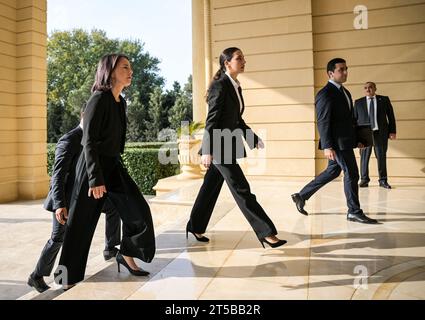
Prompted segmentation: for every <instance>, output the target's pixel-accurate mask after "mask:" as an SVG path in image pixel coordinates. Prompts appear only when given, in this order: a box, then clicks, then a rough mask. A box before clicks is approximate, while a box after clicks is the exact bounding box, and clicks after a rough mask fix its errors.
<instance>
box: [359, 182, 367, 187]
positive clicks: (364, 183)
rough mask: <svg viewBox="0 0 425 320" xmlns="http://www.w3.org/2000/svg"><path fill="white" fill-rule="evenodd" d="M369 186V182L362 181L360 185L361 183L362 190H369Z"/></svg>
mask: <svg viewBox="0 0 425 320" xmlns="http://www.w3.org/2000/svg"><path fill="white" fill-rule="evenodd" d="M368 186H369V182H368V181H360V183H359V187H360V188H367V187H368Z"/></svg>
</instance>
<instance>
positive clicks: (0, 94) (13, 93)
mask: <svg viewBox="0 0 425 320" xmlns="http://www.w3.org/2000/svg"><path fill="white" fill-rule="evenodd" d="M46 5H47V3H46V0H0V202H6V201H12V200H16V199H38V198H41V197H44V196H45V195H46V193H47V190H48V183H49V177H48V175H47V171H46V163H47V156H46V152H47V149H46V148H47V147H46V141H47V134H46V132H47V124H46V105H47V100H46V90H47V69H46V40H47V33H46Z"/></svg>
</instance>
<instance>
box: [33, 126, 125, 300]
mask: <svg viewBox="0 0 425 320" xmlns="http://www.w3.org/2000/svg"><path fill="white" fill-rule="evenodd" d="M82 136H83V129H82V121H81V123H80V125H79V126H78V127H76V128H74V129H72V130H71V131H70V132H68V133H66V134H65V135H64V136H62V137H61V138H60V139H59V141H58V143H57V144H56V149H55V164H54V167H53V173H52V179H51V183H50V190H49V194H48V195H47V198H46V200H45V202H44V208H45V209H46V210H47V211H50V212H53V227H52V234H51V237H50V239H49V240H48V241H47V243H46V245H45V246H44V248H43V251H42V252H41V255H40V258H39V260H38V262H37V265H36V267H35V269H34V271H33V272H32V273H31V274H30V276H29V278H28V285H30V286H31V287H33V288H35V289H36V290H37V291H38V292H43V291H46V290H47V289H49V286H48V285H47V284H46V282H45V281H44V279H43V277H45V276H49V275H50V274H51V272H52V269H53V266H54V263H55V260H56V256H57V254H58V252H59V249H60V248H61V246H62V243H63V240H64V236H65V229H66V219H67V217H68V206H69V203H70V199H71V194H72V188H73V186H74V180H75V167H76V165H77V161H78V157H79V155H80V153H81V151H82V146H81V139H82ZM103 211H104V212H105V213H106V228H105V229H106V230H105V235H106V240H105V250H104V251H103V256H104V258H105V260H109V259H111V258H112V257H115V255H116V254H117V252H118V249H117V248H115V246H116V245H118V244H119V243H120V234H121V223H120V216H119V214H118V212H117V211H116V210H115V208H114V207H113V206H112V204H111V203H110V202H109V201H107V202H106V203H105V205H104V207H103Z"/></svg>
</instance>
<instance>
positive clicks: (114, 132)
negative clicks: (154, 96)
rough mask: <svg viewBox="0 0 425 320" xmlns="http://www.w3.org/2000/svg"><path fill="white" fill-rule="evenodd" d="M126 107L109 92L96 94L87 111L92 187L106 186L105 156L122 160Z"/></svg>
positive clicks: (85, 143)
mask: <svg viewBox="0 0 425 320" xmlns="http://www.w3.org/2000/svg"><path fill="white" fill-rule="evenodd" d="M126 108H127V104H126V102H125V100H124V98H123V97H121V96H120V102H116V101H115V98H114V96H113V94H112V92H111V91H110V90H108V91H96V92H94V93H93V94H92V95H91V97H90V99H89V100H88V102H87V106H86V109H85V111H84V122H83V129H84V130H83V139H82V142H81V143H82V145H83V146H84V157H85V160H86V168H87V174H88V176H89V186H90V187H91V188H92V187H96V186H101V185H104V184H105V180H104V176H103V169H102V164H101V158H102V156H106V157H119V156H120V153H123V152H124V145H125V133H126V129H127V122H126V119H127V118H126Z"/></svg>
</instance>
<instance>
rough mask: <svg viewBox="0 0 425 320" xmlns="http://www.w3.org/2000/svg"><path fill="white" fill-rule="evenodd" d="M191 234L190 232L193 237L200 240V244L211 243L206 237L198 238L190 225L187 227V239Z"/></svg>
mask: <svg viewBox="0 0 425 320" xmlns="http://www.w3.org/2000/svg"><path fill="white" fill-rule="evenodd" d="M189 232H190V233H191V234H193V236H194V237H195V238H196V240H198V241H200V242H209V241H210V239H208V238H207V237H205V236H202V237H198V236H197V235H196V234H195V232H193V231H192V230H190V229H189V225H186V239H187V238H188V236H187V234H188V233H189Z"/></svg>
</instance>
